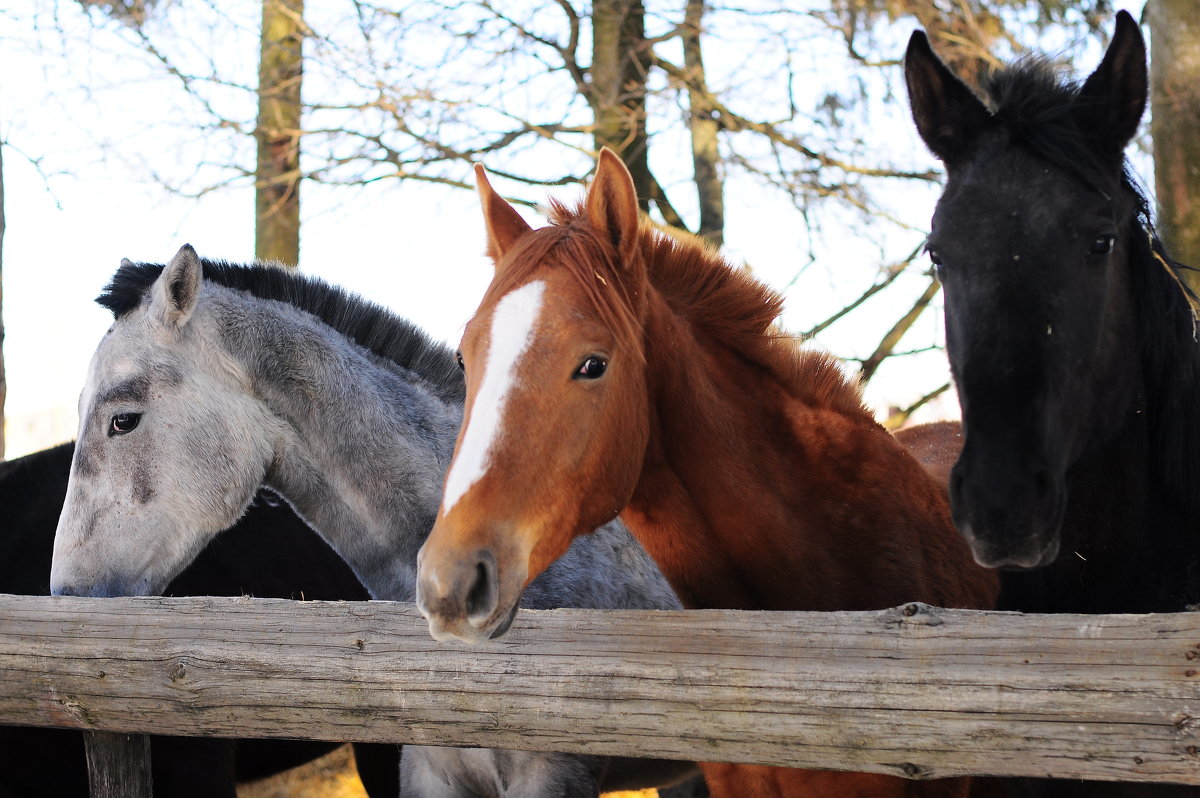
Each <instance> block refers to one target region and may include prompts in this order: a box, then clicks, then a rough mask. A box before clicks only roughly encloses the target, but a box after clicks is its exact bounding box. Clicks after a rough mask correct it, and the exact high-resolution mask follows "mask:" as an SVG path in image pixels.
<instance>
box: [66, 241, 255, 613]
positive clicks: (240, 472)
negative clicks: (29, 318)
mask: <svg viewBox="0 0 1200 798" xmlns="http://www.w3.org/2000/svg"><path fill="white" fill-rule="evenodd" d="M202 274H203V269H202V265H201V261H200V258H199V257H198V256H197V255H196V252H195V250H193V249H192V248H191V247H190V246H184V247H183V248H182V249H180V251H179V252H178V254H176V255H175V257H174V258H173V259H172V260H171V262H170V263H169V264H168V265H167V266H166V267H165V268H164V269H163V270H162V273H161V275H160V276H159V277H158V279H157V280H156V281H155V282H154V283H153V284H152V285H150V287H149V288H148V289H146V290H145V291H144V293H143V294H142V295H141V297H140V300H139V301H136V302H135V303H133V304H132V306H131V307H129V308H128V309H124V310H122V311H118V312H116V315H117V318H116V321H115V322H114V324H113V326H112V328H111V329H110V330H109V331H108V333H107V334H106V335H105V337H104V339H103V340H102V341H101V342H100V345H99V347H98V348H97V349H96V354H95V355H94V356H93V357H92V362H91V365H90V367H89V370H88V376H87V383H86V385H85V386H84V388H83V392H82V394H81V395H80V398H79V437H78V442H77V444H76V447H75V458H74V460H73V462H72V464H71V476H70V481H69V483H68V487H67V497H66V502H65V503H64V505H63V510H62V515H61V516H60V517H59V521H58V531H57V533H56V535H55V539H54V560H53V564H52V566H51V571H50V588H51V591H52V592H53V593H55V594H71V595H93V596H115V595H155V594H158V593H161V592H162V591H163V590H164V589H165V588H166V586H167V584H168V583H169V582H170V580H171V579H172V578H173V577H174V576H175V575H177V574H178V572H179V571H180V570H182V569H183V568H184V567H185V566H186V565H187V564H188V563H190V562H191V561H192V559H193V558H194V557H195V556H196V555H197V554H198V553H199V552H200V550H201V549H202V548H203V547H204V545H205V544H206V543H207V542H208V541H209V540H211V539H212V537H214V536H215V535H216V534H218V533H219V532H220V531H221V530H223V529H225V528H227V527H229V526H230V525H232V524H233V523H234V522H235V521H236V520H237V519H238V517H240V515H241V513H242V512H243V510H244V509H245V508H246V506H247V505H248V504H249V503H250V501H251V500H252V498H253V496H254V492H255V490H256V488H257V487H258V485H259V484H260V482H261V481H262V477H263V474H264V472H265V471H266V468H267V466H268V464H269V463H270V460H271V457H272V447H271V443H270V437H269V434H268V431H269V429H270V427H271V425H272V423H274V422H273V420H272V419H271V417H270V415H269V414H268V413H267V412H266V410H265V409H264V408H263V407H262V406H261V405H260V404H259V403H257V402H256V401H255V400H254V398H253V395H252V393H251V392H249V391H247V390H246V388H245V375H244V374H243V373H242V371H241V369H240V367H239V366H238V365H237V364H236V362H235V361H234V360H233V359H232V358H231V357H229V356H228V355H226V354H225V353H224V351H223V350H222V349H221V348H220V347H219V346H218V345H217V341H216V339H215V335H214V334H213V327H212V325H211V324H210V323H207V322H206V319H205V309H206V305H207V304H209V303H207V302H206V299H205V292H204V290H203V286H204V283H203V280H202Z"/></svg>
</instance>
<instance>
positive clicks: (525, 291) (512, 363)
mask: <svg viewBox="0 0 1200 798" xmlns="http://www.w3.org/2000/svg"><path fill="white" fill-rule="evenodd" d="M545 289H546V284H545V283H544V282H542V281H541V280H535V281H534V282H531V283H526V284H525V285H523V286H521V287H520V288H518V289H516V290H515V291H512V292H511V293H509V294H507V295H506V296H505V297H504V298H502V299H501V300H500V301H499V302H497V303H496V310H495V311H494V312H493V313H492V329H491V337H490V339H489V341H488V353H487V361H486V362H485V364H484V369H483V377H482V381H481V382H480V384H479V391H478V392H477V393H476V394H475V402H474V404H473V405H472V406H471V419H470V422H469V423H468V425H467V427H466V428H465V429H464V430H463V436H462V442H461V443H460V444H459V447H458V455H457V456H456V457H455V458H454V464H453V465H452V466H451V467H450V473H449V474H447V475H446V491H445V494H444V496H443V499H442V508H443V512H444V513H449V512H450V510H451V509H452V508H453V507H454V505H455V504H457V503H458V500H459V499H461V498H462V497H463V496H464V495H465V494H466V492H467V491H468V490H470V489H471V486H472V485H474V484H475V483H476V482H478V481H479V479H480V478H481V477H482V476H483V475H484V474H486V473H487V471H488V468H489V467H490V465H491V463H490V460H491V454H492V447H493V445H494V444H495V442H496V440H497V439H498V438H499V437H500V430H501V426H502V422H503V416H504V403H505V401H506V400H507V398H508V395H509V393H510V392H511V391H512V388H513V386H514V385H515V384H516V374H517V369H518V368H519V367H520V363H521V357H522V356H523V355H524V354H525V352H526V351H527V350H528V349H529V344H530V343H531V342H532V341H533V337H534V330H535V329H536V328H537V321H538V316H539V315H540V314H541V310H542V295H543V294H544V292H545Z"/></svg>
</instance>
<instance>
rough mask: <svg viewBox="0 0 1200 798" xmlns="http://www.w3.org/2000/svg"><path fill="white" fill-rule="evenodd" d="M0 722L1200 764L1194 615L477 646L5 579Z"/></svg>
mask: <svg viewBox="0 0 1200 798" xmlns="http://www.w3.org/2000/svg"><path fill="white" fill-rule="evenodd" d="M0 724H6V725H20V726H59V727H69V728H78V729H84V730H91V731H102V732H120V733H126V734H135V735H137V734H142V733H151V732H152V733H159V734H172V735H190V736H217V737H286V738H305V739H325V740H345V741H351V740H353V741H365V742H397V743H418V744H433V745H447V744H455V745H479V746H488V747H494V748H517V749H534V750H560V751H570V752H588V753H599V754H614V755H635V756H655V757H666V758H673V759H692V760H709V761H718V760H719V761H731V762H755V763H761V764H770V765H784V766H795V767H820V768H833V769H846V770H859V771H871V772H878V773H889V774H893V775H900V776H906V777H910V778H918V779H925V778H937V777H941V776H953V775H967V774H980V775H982V774H992V775H1000V776H1020V775H1027V776H1058V777H1070V778H1084V779H1104V780H1121V781H1155V782H1177V783H1186V784H1200V734H1198V729H1200V613H1174V614H1159V615H1020V614H1013V613H998V612H968V611H958V610H943V609H937V608H932V607H928V606H925V605H922V604H911V605H906V606H903V607H898V608H895V609H890V610H883V611H879V612H857V613H856V612H835V613H802V612H788V613H775V612H733V611H689V612H639V611H588V610H554V611H547V612H521V613H520V614H519V615H518V617H517V621H516V623H515V624H514V626H513V629H512V631H511V632H510V633H509V634H508V635H507V636H506V637H504V638H503V639H501V640H498V641H493V642H490V643H488V644H485V645H482V646H477V647H471V646H466V645H460V644H443V643H436V642H434V641H433V640H432V639H430V638H429V636H428V633H427V632H426V627H425V622H424V620H423V619H422V618H421V617H420V615H419V614H418V613H417V612H416V611H415V609H414V608H413V606H412V605H409V604H397V603H390V602H291V601H283V600H274V599H248V598H243V599H219V598H186V599H164V598H128V599H86V598H67V597H59V598H54V597H39V596H4V595H0ZM98 739H102V740H112V739H113V737H112V736H109V735H100V736H98ZM134 739H135V740H136V739H137V738H134ZM126 794H130V793H129V792H128V791H126Z"/></svg>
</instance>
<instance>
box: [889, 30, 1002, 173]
mask: <svg viewBox="0 0 1200 798" xmlns="http://www.w3.org/2000/svg"><path fill="white" fill-rule="evenodd" d="M904 82H905V83H906V84H907V85H908V102H909V105H910V107H911V108H912V117H913V121H914V122H916V123H917V132H918V133H920V134H921V138H922V139H923V140H924V141H925V146H927V147H929V150H930V152H932V153H933V154H934V155H936V156H937V157H938V158H940V159H941V160H942V161H943V162H944V163H945V164H946V165H947V166H948V167H949V166H952V165H953V163H954V161H956V160H957V159H958V158H959V157H961V156H962V155H963V154H964V153H965V152H966V150H967V147H968V145H969V144H970V142H971V140H972V139H974V138H975V136H976V135H978V134H979V132H980V131H981V130H983V128H984V127H985V126H986V125H987V124H988V120H989V119H990V118H991V114H990V113H989V112H988V109H987V106H985V105H984V104H983V103H982V102H980V100H979V98H978V97H976V96H975V94H974V93H973V92H972V91H971V90H970V89H969V88H967V85H966V84H965V83H963V82H962V81H961V80H959V79H958V77H957V76H956V75H955V74H954V73H953V72H951V71H950V69H949V68H948V67H947V66H946V65H945V64H943V63H942V60H941V59H940V58H938V57H937V54H936V53H934V52H933V48H932V47H931V46H930V45H929V39H928V37H926V36H925V33H924V32H923V31H919V30H918V31H913V35H912V38H911V39H909V40H908V51H907V52H905V54H904Z"/></svg>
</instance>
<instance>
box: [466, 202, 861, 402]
mask: <svg viewBox="0 0 1200 798" xmlns="http://www.w3.org/2000/svg"><path fill="white" fill-rule="evenodd" d="M549 218H550V226H548V227H543V228H541V229H538V230H535V231H534V232H533V233H531V234H529V235H526V236H524V237H523V238H522V239H521V240H520V241H519V242H518V243H517V245H516V246H515V247H514V248H513V249H512V250H511V251H510V252H508V253H506V255H505V257H504V259H503V262H502V266H501V268H498V269H497V274H496V279H495V280H494V281H493V282H492V284H491V286H489V288H488V291H487V294H486V295H485V296H484V299H483V304H489V303H491V302H492V301H494V300H495V299H498V298H499V297H501V296H504V295H505V294H507V293H508V292H509V291H511V290H512V289H514V288H515V287H517V286H519V285H520V284H522V283H523V282H525V281H526V280H527V279H528V276H529V274H530V272H532V271H533V269H534V268H536V267H537V266H538V265H539V264H542V263H544V262H546V260H547V259H548V258H553V259H554V262H555V264H556V268H561V269H565V270H567V271H568V272H569V273H570V274H571V276H572V277H573V278H574V279H575V280H576V282H577V283H578V284H579V285H580V286H581V287H582V288H583V290H584V294H585V296H587V298H588V301H589V302H590V303H591V305H592V306H593V307H594V308H595V309H596V311H597V312H598V313H599V314H600V317H601V319H602V320H603V321H604V323H605V324H606V325H608V326H609V327H610V328H611V329H612V330H613V331H614V332H615V333H616V334H617V335H618V336H619V337H620V339H621V340H622V343H623V344H625V345H632V347H633V349H634V351H637V352H639V353H640V352H641V351H642V345H641V342H640V341H639V340H638V332H637V330H638V324H637V321H636V319H635V317H634V315H633V304H632V301H631V297H630V296H629V295H628V293H627V292H628V287H629V286H628V284H629V282H630V280H629V279H628V277H627V276H626V275H625V274H623V273H622V272H624V271H625V268H624V267H623V266H622V265H621V264H619V263H618V262H617V257H616V250H615V249H614V247H613V246H612V244H611V243H610V242H608V241H606V240H605V238H604V236H603V235H602V234H600V233H599V232H598V231H597V230H596V229H595V228H594V227H593V226H592V225H591V224H590V223H589V221H588V219H587V215H586V214H585V213H584V207H583V205H582V204H579V205H577V206H575V207H568V206H566V205H564V204H562V203H560V202H557V201H553V200H552V201H551V204H550V213H549ZM638 238H639V245H640V246H639V247H638V250H639V252H641V254H642V256H643V257H644V258H645V260H646V267H647V272H648V276H649V279H650V283H651V284H652V285H653V286H654V287H655V288H656V289H658V291H659V292H660V294H661V295H662V297H663V299H664V300H665V301H666V302H667V304H668V305H669V306H670V307H671V309H672V310H673V311H674V312H675V313H677V314H678V315H679V316H680V317H682V318H685V319H687V320H688V322H689V323H691V324H693V325H695V327H696V328H697V329H699V330H702V331H703V332H704V333H705V335H706V336H708V337H710V338H712V339H713V340H715V341H720V342H721V343H722V344H723V345H725V346H727V347H729V348H731V349H733V350H734V351H736V352H738V353H739V354H741V355H743V356H744V357H746V358H747V359H749V360H750V361H751V362H754V363H758V364H760V365H762V366H763V367H764V368H766V369H768V370H769V371H771V372H773V373H774V374H775V375H776V376H778V377H779V379H780V380H781V381H782V382H783V384H784V385H785V386H786V387H787V389H788V391H789V392H790V393H791V394H792V395H794V396H796V397H797V398H798V399H801V400H803V401H805V402H806V403H809V404H813V405H817V406H821V407H830V408H832V409H834V410H836V411H838V412H841V413H845V414H848V415H867V416H868V417H869V416H870V413H869V412H868V411H867V410H866V408H865V407H864V406H863V402H862V395H861V393H860V391H859V388H858V385H857V383H855V382H853V381H851V380H850V379H849V378H848V377H847V376H846V374H845V372H844V371H843V370H842V367H841V364H840V363H839V362H838V361H837V360H836V359H835V358H833V357H832V356H831V355H828V354H826V353H824V352H819V351H814V350H807V349H801V348H800V340H799V339H798V338H797V337H796V336H792V335H789V334H787V333H785V332H783V331H782V329H781V328H780V327H779V326H778V325H777V320H778V317H779V314H780V313H781V312H782V310H783V297H782V296H780V294H779V293H778V292H776V291H775V290H774V289H772V288H770V287H769V286H767V285H765V284H764V283H762V282H761V281H759V280H757V279H755V278H754V277H753V276H752V275H751V274H750V273H749V272H748V271H746V270H742V269H736V268H734V267H733V266H732V265H731V264H730V263H729V262H728V261H727V260H725V259H724V258H723V257H722V256H721V254H720V253H719V252H718V251H717V250H716V249H714V248H713V247H712V246H710V245H709V244H708V243H707V242H705V241H704V240H703V239H700V238H698V237H696V236H692V235H690V234H670V235H668V234H666V233H664V232H662V231H661V230H659V229H658V228H657V227H655V225H654V224H653V223H652V222H651V221H650V220H649V219H647V218H646V217H644V216H643V217H642V218H641V222H640V225H639V229H638Z"/></svg>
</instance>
